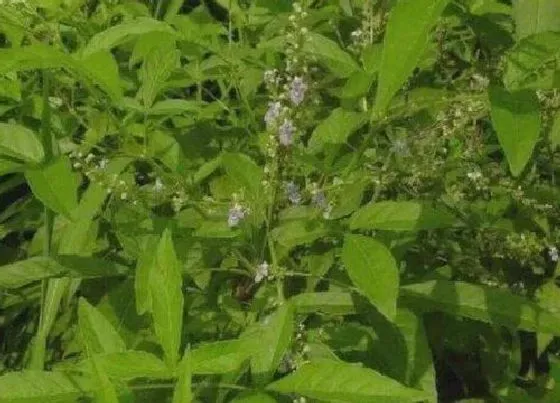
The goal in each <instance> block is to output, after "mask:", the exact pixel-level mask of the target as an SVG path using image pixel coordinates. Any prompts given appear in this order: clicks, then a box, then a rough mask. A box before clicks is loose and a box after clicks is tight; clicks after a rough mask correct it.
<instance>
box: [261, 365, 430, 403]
mask: <svg viewBox="0 0 560 403" xmlns="http://www.w3.org/2000/svg"><path fill="white" fill-rule="evenodd" d="M267 390H271V391H275V392H280V393H284V394H291V393H297V394H300V395H303V396H307V397H310V398H313V399H319V400H325V401H329V402H334V401H341V402H355V403H375V402H380V401H383V402H388V403H392V402H394V403H405V402H421V401H423V400H425V399H426V398H427V397H428V395H427V394H426V393H425V392H422V391H419V390H416V389H411V388H408V387H406V386H404V385H402V384H400V383H399V382H397V381H395V380H394V379H391V378H387V377H385V376H383V375H381V374H380V373H378V372H376V371H374V370H371V369H368V368H363V367H361V366H358V365H353V364H348V363H345V362H340V361H328V360H320V361H316V362H311V363H309V364H305V365H302V366H301V367H300V368H298V369H297V370H296V371H295V372H294V373H292V374H290V375H288V376H287V377H285V378H282V379H280V380H279V381H276V382H273V383H272V384H270V385H268V387H267Z"/></svg>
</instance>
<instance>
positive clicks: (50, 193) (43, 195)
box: [25, 157, 78, 218]
mask: <svg viewBox="0 0 560 403" xmlns="http://www.w3.org/2000/svg"><path fill="white" fill-rule="evenodd" d="M25 178H26V179H27V183H28V184H29V187H30V188H31V191H32V192H33V194H34V195H35V197H37V198H38V199H39V200H40V201H41V202H42V203H43V204H44V205H45V206H47V207H48V208H50V209H51V210H53V211H54V212H56V213H58V214H62V215H64V216H66V217H68V218H71V216H72V211H73V210H74V209H75V208H76V207H77V205H78V193H77V191H78V181H77V177H76V175H75V174H74V173H73V172H72V167H71V166H70V160H69V159H68V158H67V157H59V158H57V159H56V160H55V161H54V162H52V163H50V164H48V165H46V166H43V167H40V168H32V169H28V170H27V171H26V172H25Z"/></svg>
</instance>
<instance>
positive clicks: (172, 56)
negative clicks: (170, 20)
mask: <svg viewBox="0 0 560 403" xmlns="http://www.w3.org/2000/svg"><path fill="white" fill-rule="evenodd" d="M178 63H179V54H178V52H177V49H176V48H175V42H174V41H170V42H163V43H161V44H160V45H159V46H156V47H153V48H152V49H151V51H150V52H149V53H148V54H147V55H146V57H145V58H144V62H143V63H142V67H141V68H140V72H139V74H138V76H139V78H140V81H141V82H142V86H141V87H140V89H139V90H138V95H139V97H140V99H142V102H143V105H144V108H147V109H148V108H151V107H152V105H153V103H154V101H155V99H156V97H157V95H158V94H159V92H160V91H161V90H162V89H163V88H164V85H165V82H166V81H167V80H168V78H169V77H170V76H171V73H172V72H173V70H174V69H175V68H176V67H177V65H178Z"/></svg>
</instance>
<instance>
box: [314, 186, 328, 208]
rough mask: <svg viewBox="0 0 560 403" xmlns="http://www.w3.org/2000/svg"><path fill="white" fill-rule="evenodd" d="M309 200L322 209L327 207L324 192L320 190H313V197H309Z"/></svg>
mask: <svg viewBox="0 0 560 403" xmlns="http://www.w3.org/2000/svg"><path fill="white" fill-rule="evenodd" d="M311 201H312V202H313V204H315V205H316V206H317V207H320V208H322V209H326V208H327V207H328V203H327V198H326V197H325V193H324V192H323V191H322V190H319V191H317V192H315V193H314V194H313V197H312V198H311Z"/></svg>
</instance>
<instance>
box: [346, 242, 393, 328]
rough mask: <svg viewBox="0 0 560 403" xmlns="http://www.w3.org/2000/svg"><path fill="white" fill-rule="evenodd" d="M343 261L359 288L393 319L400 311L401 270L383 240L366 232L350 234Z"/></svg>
mask: <svg viewBox="0 0 560 403" xmlns="http://www.w3.org/2000/svg"><path fill="white" fill-rule="evenodd" d="M342 261H343V262H344V266H345V267H346V271H347V272H348V275H349V276H350V279H352V282H353V283H354V284H355V285H356V287H357V288H358V290H359V291H360V292H361V293H362V294H364V295H365V296H366V297H367V298H368V299H369V301H370V302H371V303H372V304H373V305H374V306H375V307H376V308H377V310H378V311H379V312H381V314H383V315H384V316H385V317H387V318H388V319H389V320H393V319H394V317H395V315H396V312H397V296H398V290H399V271H398V268H397V263H396V262H395V259H394V258H393V255H391V252H390V251H389V250H388V249H387V247H386V246H385V245H383V244H382V243H381V242H379V241H377V240H375V239H372V238H368V237H365V236H362V235H352V234H349V235H346V236H345V237H344V246H343V248H342Z"/></svg>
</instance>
